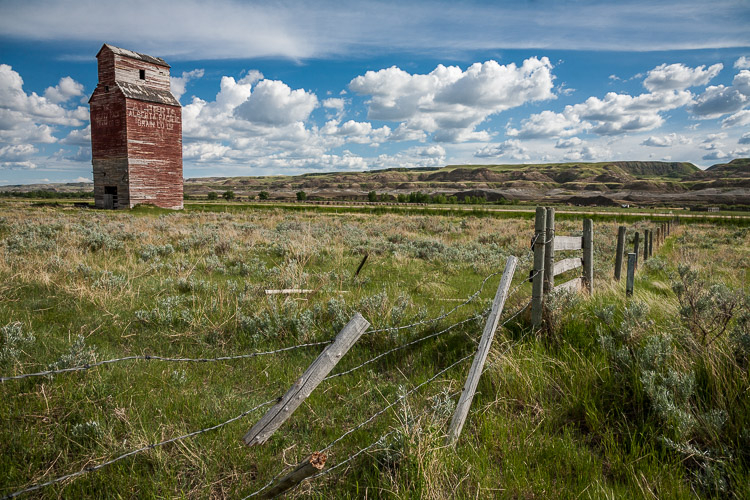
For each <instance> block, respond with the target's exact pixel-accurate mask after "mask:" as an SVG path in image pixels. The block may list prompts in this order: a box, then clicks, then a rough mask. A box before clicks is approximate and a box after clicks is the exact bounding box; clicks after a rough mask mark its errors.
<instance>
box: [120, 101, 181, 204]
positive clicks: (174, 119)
mask: <svg viewBox="0 0 750 500" xmlns="http://www.w3.org/2000/svg"><path fill="white" fill-rule="evenodd" d="M126 102H127V131H128V132H127V134H128V165H129V171H130V206H131V207H133V206H135V205H138V204H139V203H151V204H153V205H156V206H158V207H162V208H171V209H181V208H182V109H181V108H180V107H178V106H169V105H166V104H155V103H151V102H142V101H137V100H135V99H126Z"/></svg>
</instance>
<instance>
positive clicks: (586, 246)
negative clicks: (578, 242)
mask: <svg viewBox="0 0 750 500" xmlns="http://www.w3.org/2000/svg"><path fill="white" fill-rule="evenodd" d="M583 289H584V290H586V291H587V292H588V293H589V295H591V294H592V293H594V221H593V220H591V219H583Z"/></svg>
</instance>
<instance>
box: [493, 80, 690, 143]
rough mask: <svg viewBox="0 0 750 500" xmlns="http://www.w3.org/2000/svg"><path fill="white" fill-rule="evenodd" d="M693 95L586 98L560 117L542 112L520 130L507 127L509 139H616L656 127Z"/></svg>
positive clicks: (670, 93) (672, 92)
mask: <svg viewBox="0 0 750 500" xmlns="http://www.w3.org/2000/svg"><path fill="white" fill-rule="evenodd" d="M691 100H692V94H691V93H690V92H689V91H687V90H679V91H677V90H670V91H661V92H654V93H648V94H641V95H639V96H636V97H633V96H630V95H628V94H618V93H615V92H609V93H607V94H606V95H605V96H604V98H603V99H600V98H598V97H589V98H588V99H586V101H584V102H582V103H579V104H574V105H568V106H566V107H565V109H564V110H563V111H562V113H555V112H552V111H548V110H545V111H542V112H541V113H537V114H534V115H531V116H530V117H528V118H526V119H524V120H522V121H521V127H520V128H519V129H515V128H512V127H508V129H507V130H506V134H507V135H509V136H511V137H518V138H521V139H526V138H539V137H558V138H559V137H570V136H572V135H576V134H578V133H580V132H583V131H587V132H592V133H595V134H597V135H619V134H626V133H631V132H642V131H647V130H652V129H654V128H657V127H659V126H660V125H661V124H662V123H663V122H664V119H663V118H662V116H661V113H663V112H664V111H668V110H671V109H675V108H679V107H682V106H685V105H687V104H688V103H690V102H691Z"/></svg>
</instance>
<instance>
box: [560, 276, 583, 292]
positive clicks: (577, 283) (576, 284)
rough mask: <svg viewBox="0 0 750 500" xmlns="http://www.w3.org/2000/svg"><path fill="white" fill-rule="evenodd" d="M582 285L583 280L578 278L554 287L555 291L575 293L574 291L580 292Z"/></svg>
mask: <svg viewBox="0 0 750 500" xmlns="http://www.w3.org/2000/svg"><path fill="white" fill-rule="evenodd" d="M582 285H583V278H581V277H580V276H579V277H578V278H575V279H572V280H570V281H566V282H565V283H562V284H560V285H557V286H556V287H555V290H568V291H573V292H575V291H578V290H580V288H581V286H582Z"/></svg>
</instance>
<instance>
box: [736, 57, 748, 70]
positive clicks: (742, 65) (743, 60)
mask: <svg viewBox="0 0 750 500" xmlns="http://www.w3.org/2000/svg"><path fill="white" fill-rule="evenodd" d="M734 67H735V68H737V69H750V57H747V56H741V57H740V58H739V59H737V60H736V61H734Z"/></svg>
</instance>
